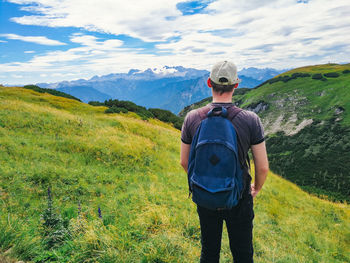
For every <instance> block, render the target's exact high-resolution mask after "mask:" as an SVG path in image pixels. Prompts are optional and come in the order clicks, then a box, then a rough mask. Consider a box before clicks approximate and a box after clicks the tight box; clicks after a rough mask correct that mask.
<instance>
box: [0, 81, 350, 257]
mask: <svg viewBox="0 0 350 263" xmlns="http://www.w3.org/2000/svg"><path fill="white" fill-rule="evenodd" d="M248 94H249V93H248ZM105 110H106V107H95V106H91V105H88V104H84V103H81V102H78V101H76V100H71V99H66V98H62V97H56V96H53V95H50V94H46V93H44V94H43V93H37V92H35V91H32V90H28V89H23V88H17V87H0V233H1V234H0V261H1V262H16V261H15V260H22V261H26V262H29V261H30V262H110V263H112V262H198V258H199V255H200V239H199V238H200V236H199V223H198V218H197V214H196V211H195V206H194V204H193V203H192V202H191V201H190V200H189V199H188V198H187V179H186V175H185V173H184V172H183V171H182V168H181V167H180V165H179V145H180V132H179V131H178V130H176V129H175V128H173V127H172V126H170V125H168V124H165V123H162V122H160V121H158V120H154V119H148V120H142V119H141V118H140V117H139V116H138V115H136V114H133V113H127V114H123V113H120V114H105V113H104V111H105ZM49 196H51V198H52V201H49V202H48V197H49ZM48 203H49V204H48ZM41 215H42V216H41ZM349 218H350V210H349V206H348V205H347V204H341V203H331V202H329V201H325V200H321V199H318V198H317V197H315V196H311V195H309V194H307V193H305V192H303V191H302V190H301V189H300V188H298V187H297V186H295V185H294V184H292V183H290V182H288V181H286V180H285V179H283V178H281V177H279V176H277V175H274V174H272V173H270V174H269V176H268V179H267V182H266V185H265V187H264V190H263V191H262V192H261V194H259V196H258V197H257V198H256V199H255V221H254V248H255V262H258V263H262V262H269V263H270V262H292V263H295V262H324V263H328V262H334V263H337V262H349V261H350V256H349V250H348V248H349V245H350V219H349ZM224 236H225V237H224V240H223V245H222V246H223V250H222V255H221V258H222V262H231V256H230V251H229V245H228V240H227V237H226V235H224Z"/></svg>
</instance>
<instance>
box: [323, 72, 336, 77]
mask: <svg viewBox="0 0 350 263" xmlns="http://www.w3.org/2000/svg"><path fill="white" fill-rule="evenodd" d="M323 75H324V76H325V77H327V78H337V77H339V73H337V72H329V73H324V74H323Z"/></svg>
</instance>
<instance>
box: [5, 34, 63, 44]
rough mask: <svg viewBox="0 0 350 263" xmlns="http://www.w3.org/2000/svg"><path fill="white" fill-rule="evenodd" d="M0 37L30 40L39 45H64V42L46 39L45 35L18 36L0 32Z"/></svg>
mask: <svg viewBox="0 0 350 263" xmlns="http://www.w3.org/2000/svg"><path fill="white" fill-rule="evenodd" d="M0 36H1V37H5V38H7V39H12V40H21V41H25V42H32V43H36V44H40V45H47V46H60V45H66V44H65V43H62V42H60V41H57V40H53V39H48V38H47V37H45V36H20V35H16V34H0Z"/></svg>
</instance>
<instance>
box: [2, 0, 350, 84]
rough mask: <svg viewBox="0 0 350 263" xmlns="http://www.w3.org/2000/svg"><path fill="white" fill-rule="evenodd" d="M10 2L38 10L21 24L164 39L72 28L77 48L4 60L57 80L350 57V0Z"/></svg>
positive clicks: (292, 64)
mask: <svg viewBox="0 0 350 263" xmlns="http://www.w3.org/2000/svg"><path fill="white" fill-rule="evenodd" d="M10 1H11V2H15V3H18V4H21V5H23V7H22V8H23V9H25V10H26V11H29V12H33V15H27V16H22V17H16V18H12V21H14V22H17V23H20V24H24V25H40V26H49V27H76V28H85V29H87V30H90V31H97V32H100V33H108V34H111V35H112V36H113V35H116V36H118V35H120V34H125V35H127V36H131V37H134V38H139V39H141V40H143V41H148V42H152V41H158V43H157V45H156V50H155V51H154V52H153V51H152V53H150V52H149V51H148V50H143V49H136V48H131V47H130V48H128V47H127V46H126V47H125V46H124V45H125V43H123V42H122V41H120V40H118V39H109V40H102V39H99V38H97V37H96V36H92V35H89V34H73V35H72V36H71V37H70V41H71V42H73V43H74V44H76V45H79V46H78V47H74V48H68V49H67V50H65V51H51V52H48V53H45V54H37V55H36V56H34V57H33V58H32V59H30V60H29V61H27V62H22V63H6V64H2V65H1V64H0V70H1V71H5V72H6V71H9V72H43V74H47V75H48V76H51V77H52V74H56V75H55V76H53V77H56V78H57V79H58V78H60V77H62V78H63V77H69V76H70V78H73V77H91V76H92V75H96V74H107V73H110V72H126V71H128V70H129V69H130V68H139V69H146V68H148V67H161V66H163V65H169V66H171V65H183V66H188V67H196V68H202V69H204V68H205V69H210V67H211V65H212V63H214V62H215V61H217V60H219V59H223V58H225V59H227V58H229V59H232V60H234V61H235V62H236V63H237V65H238V67H239V68H243V67H247V66H258V67H276V68H290V67H297V66H304V65H307V64H319V63H327V62H328V61H331V62H340V61H349V60H350V53H349V52H348V50H349V48H350V39H349V38H347V37H346V36H347V35H350V20H348V19H346V15H347V14H348V13H349V12H350V3H349V1H348V0H334V1H327V0H313V1H309V2H308V3H303V2H302V3H297V1H296V0H276V1H270V0H249V1H247V0H237V1H232V0H218V1H215V2H212V3H211V4H209V6H208V7H207V10H208V12H205V13H200V14H194V15H190V16H182V14H181V12H180V11H179V10H177V9H176V4H177V3H178V2H183V1H184V0H169V1H164V0H152V1H151V0H143V1H136V0H130V1H117V0H115V1H112V0H99V1H98V3H97V1H83V0H62V1H54V0H33V1H22V0H10ZM168 17H172V19H168ZM109 38H110V36H109ZM169 38H173V40H172V41H168V39H169ZM175 39H177V40H175ZM53 41H55V40H53ZM62 44H63V43H62ZM123 44H124V45H123ZM69 73H71V75H68V74H69ZM57 74H58V75H57ZM59 74H61V75H59Z"/></svg>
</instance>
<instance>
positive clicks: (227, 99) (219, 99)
mask: <svg viewBox="0 0 350 263" xmlns="http://www.w3.org/2000/svg"><path fill="white" fill-rule="evenodd" d="M231 102H232V96H217V97H216V96H213V103H231Z"/></svg>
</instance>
